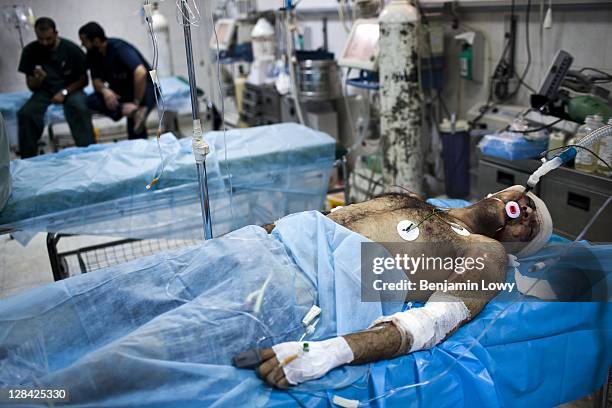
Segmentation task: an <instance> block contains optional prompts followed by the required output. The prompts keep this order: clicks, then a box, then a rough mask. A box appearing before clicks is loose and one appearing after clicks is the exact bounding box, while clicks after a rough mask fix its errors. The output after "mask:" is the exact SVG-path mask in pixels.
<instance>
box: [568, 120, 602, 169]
mask: <svg viewBox="0 0 612 408" xmlns="http://www.w3.org/2000/svg"><path fill="white" fill-rule="evenodd" d="M602 121H603V118H602V117H601V116H599V115H589V116H587V117H586V119H585V121H584V125H582V126H580V127H579V128H578V131H577V132H576V142H575V143H578V142H580V140H582V138H584V137H585V136H586V135H588V134H589V133H591V132H592V131H594V130H595V129H597V128H598V127H601V125H602V123H601V122H602ZM595 153H597V152H595ZM574 167H575V168H576V170H579V171H582V172H585V173H595V170H596V169H597V158H595V156H593V155H592V154H591V153H590V152H588V151H587V150H584V149H580V148H579V149H578V154H577V155H576V161H575V164H574Z"/></svg>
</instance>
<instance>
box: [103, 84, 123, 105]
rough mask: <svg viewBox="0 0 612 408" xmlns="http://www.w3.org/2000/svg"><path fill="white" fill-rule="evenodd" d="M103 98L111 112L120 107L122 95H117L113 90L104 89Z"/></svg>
mask: <svg viewBox="0 0 612 408" xmlns="http://www.w3.org/2000/svg"><path fill="white" fill-rule="evenodd" d="M102 97H103V98H104V104H105V105H106V107H107V108H108V109H109V110H112V111H114V110H115V109H117V106H119V99H121V96H120V95H117V94H116V93H115V92H113V91H112V90H111V89H108V88H104V89H103V90H102Z"/></svg>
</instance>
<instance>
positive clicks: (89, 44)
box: [79, 34, 94, 51]
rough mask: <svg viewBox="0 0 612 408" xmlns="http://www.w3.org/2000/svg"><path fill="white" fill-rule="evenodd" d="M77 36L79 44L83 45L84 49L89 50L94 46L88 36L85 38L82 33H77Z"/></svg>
mask: <svg viewBox="0 0 612 408" xmlns="http://www.w3.org/2000/svg"><path fill="white" fill-rule="evenodd" d="M79 38H80V39H81V45H82V46H83V47H85V49H86V50H87V51H91V50H93V48H94V44H93V41H91V40H90V39H89V38H87V37H86V36H84V35H83V34H80V35H79Z"/></svg>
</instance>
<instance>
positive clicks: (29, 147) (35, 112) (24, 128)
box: [17, 92, 51, 159]
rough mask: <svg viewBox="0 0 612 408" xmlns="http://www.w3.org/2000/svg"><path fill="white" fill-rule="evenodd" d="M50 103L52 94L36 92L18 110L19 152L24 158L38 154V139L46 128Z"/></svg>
mask: <svg viewBox="0 0 612 408" xmlns="http://www.w3.org/2000/svg"><path fill="white" fill-rule="evenodd" d="M50 104H51V97H50V96H48V95H46V94H44V93H42V92H35V93H34V94H33V95H32V96H31V97H30V99H28V101H27V102H26V103H25V104H24V105H23V106H22V107H21V109H19V112H17V125H18V127H19V130H18V134H19V152H20V154H21V158H22V159H25V158H28V157H32V156H36V155H37V154H38V140H39V139H40V136H41V135H42V133H43V130H44V129H45V120H44V116H45V111H46V110H47V107H48V106H49V105H50Z"/></svg>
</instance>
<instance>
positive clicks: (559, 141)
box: [548, 132, 565, 150]
mask: <svg viewBox="0 0 612 408" xmlns="http://www.w3.org/2000/svg"><path fill="white" fill-rule="evenodd" d="M563 146H565V133H563V132H552V133H551V134H550V135H549V136H548V150H553V149H559V148H561V147H563Z"/></svg>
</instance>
